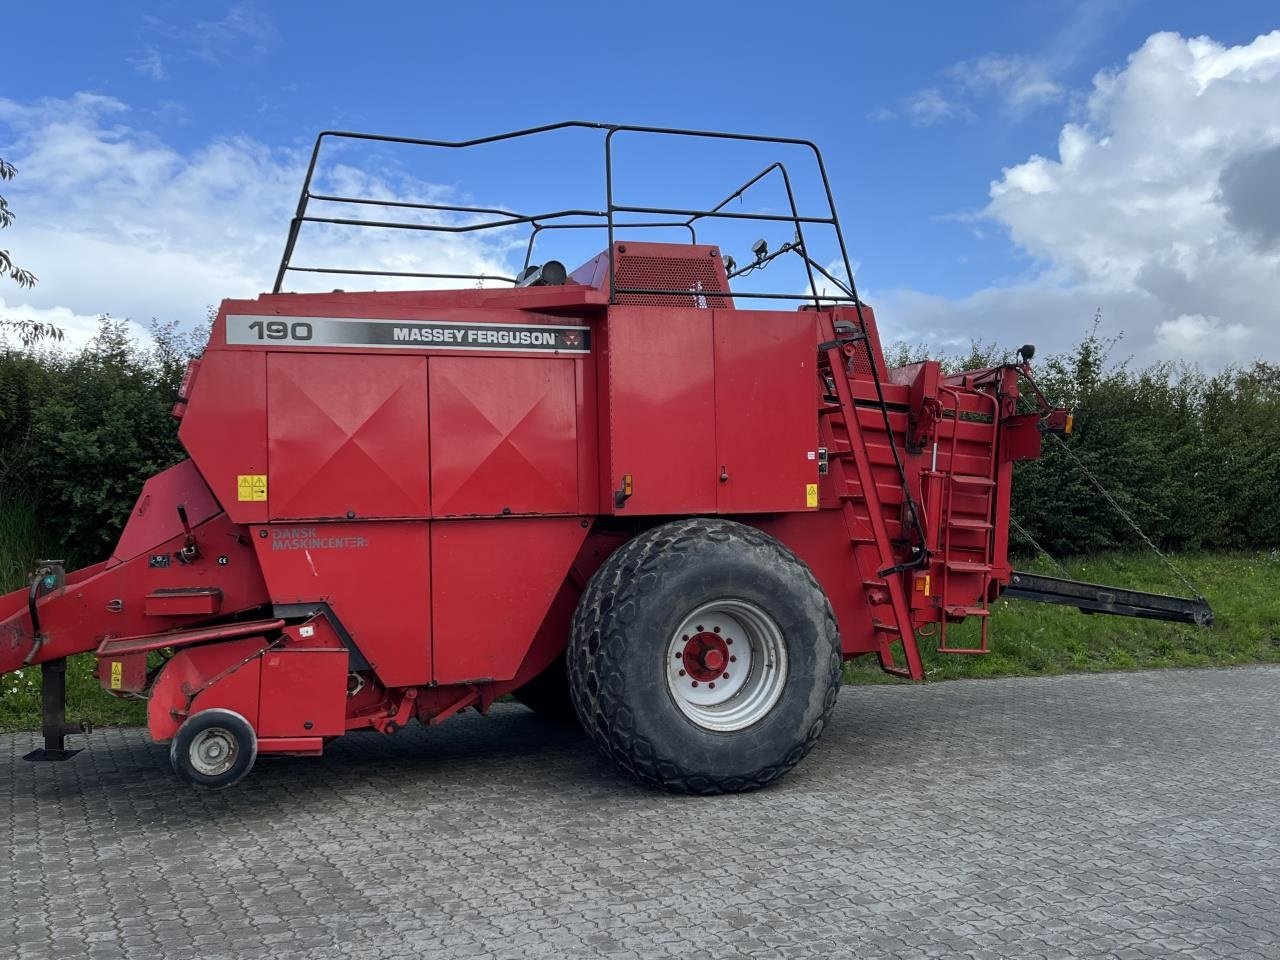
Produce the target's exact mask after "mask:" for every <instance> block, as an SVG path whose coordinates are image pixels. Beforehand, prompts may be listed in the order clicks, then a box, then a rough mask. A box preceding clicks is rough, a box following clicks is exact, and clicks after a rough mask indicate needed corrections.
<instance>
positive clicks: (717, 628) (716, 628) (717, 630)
mask: <svg viewBox="0 0 1280 960" xmlns="http://www.w3.org/2000/svg"><path fill="white" fill-rule="evenodd" d="M712 629H713V630H715V632H716V633H719V632H720V628H719V627H712Z"/></svg>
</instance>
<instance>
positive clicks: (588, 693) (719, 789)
mask: <svg viewBox="0 0 1280 960" xmlns="http://www.w3.org/2000/svg"><path fill="white" fill-rule="evenodd" d="M707 540H710V541H714V542H722V543H728V544H732V543H735V542H737V543H741V544H744V545H750V546H753V547H765V548H767V549H769V550H770V551H771V552H773V553H775V554H776V556H777V561H778V564H779V566H780V567H782V568H783V569H784V570H786V572H787V573H789V574H791V575H793V576H796V577H799V578H801V579H802V580H803V582H804V583H805V584H806V585H808V586H809V587H810V588H812V589H813V590H814V591H815V592H816V594H817V596H819V597H821V599H822V607H823V615H824V629H823V631H822V634H823V636H822V641H823V642H825V643H827V644H828V645H829V648H830V649H829V650H828V651H827V656H826V660H827V663H828V670H827V673H826V677H825V680H826V689H825V691H824V693H823V706H822V711H821V714H820V716H819V717H818V718H817V720H815V721H814V722H813V723H812V725H811V726H810V727H809V729H808V731H807V733H806V735H805V737H804V739H803V741H802V742H801V743H798V744H796V745H795V747H794V748H793V749H792V750H791V751H790V752H789V753H788V754H787V756H786V757H785V758H784V759H783V760H782V762H780V763H773V764H769V765H767V766H763V767H761V768H759V769H758V770H755V771H753V772H751V773H750V774H748V775H745V776H742V777H728V778H716V777H710V776H707V775H705V774H703V773H700V772H697V771H693V770H689V769H686V768H685V767H683V766H682V765H681V763H680V762H679V759H678V758H674V757H660V756H657V755H656V751H655V750H654V747H653V745H652V744H651V743H649V742H648V741H647V740H646V739H645V738H644V737H642V736H640V735H639V734H638V733H637V732H636V725H635V720H634V717H633V716H632V714H631V708H630V707H629V706H628V705H627V704H626V703H625V702H624V700H623V696H622V690H621V685H622V677H621V672H622V671H621V668H620V665H619V663H618V660H619V658H620V656H621V653H622V650H623V648H624V645H625V643H626V639H625V637H624V636H623V635H622V627H623V625H625V624H626V623H627V622H628V621H629V620H631V619H632V618H633V617H634V615H635V610H636V605H637V604H638V603H640V602H641V600H642V598H643V596H644V594H645V593H646V587H647V586H651V585H652V584H653V583H654V582H655V581H656V580H657V579H658V575H659V574H660V573H661V572H663V571H664V570H665V569H669V568H674V567H678V566H682V565H684V564H685V563H687V562H690V556H689V555H690V552H691V550H692V549H693V548H694V547H696V546H697V545H698V544H699V543H702V542H704V541H707ZM818 653H819V657H821V656H822V651H819V652H818ZM819 662H821V660H820V661H819ZM841 663H842V656H841V645H840V637H839V632H838V630H837V628H836V619H835V614H834V612H833V611H832V609H831V604H830V602H829V601H828V600H827V597H826V594H825V592H824V591H823V590H822V587H821V586H820V585H819V584H818V581H817V580H816V579H815V578H814V576H813V573H812V571H810V570H809V568H808V566H807V565H805V564H804V563H803V562H801V560H800V559H799V558H798V557H796V556H795V554H793V553H792V552H791V551H790V550H789V549H787V547H786V546H785V545H784V544H782V543H781V542H780V541H778V540H777V539H776V538H774V537H771V536H770V535H769V534H767V533H765V532H764V531H762V530H758V529H756V528H754V527H750V526H747V525H745V524H741V523H735V522H733V521H730V520H721V519H718V518H707V517H692V518H689V519H685V520H677V521H673V522H671V523H666V524H663V525H662V526H659V527H655V528H653V529H652V530H649V531H647V532H645V533H642V534H640V535H639V536H637V537H634V538H633V539H631V540H629V541H627V543H625V544H623V545H622V546H621V547H619V548H618V549H617V550H616V551H614V553H613V554H612V555H611V556H610V557H609V558H608V559H607V560H606V561H605V562H604V564H603V565H601V567H600V569H599V570H597V571H596V573H595V575H594V576H592V578H591V580H590V581H589V582H588V584H587V589H586V590H585V591H584V593H583V595H582V598H581V600H580V601H579V603H578V606H577V609H576V610H575V611H574V615H573V626H572V631H571V634H570V641H569V650H568V667H569V687H570V692H571V693H572V695H573V699H574V705H575V707H576V708H577V710H578V716H579V718H580V719H581V721H582V726H583V728H584V729H585V730H586V731H587V733H588V734H589V735H590V737H591V739H592V740H593V741H594V742H595V744H596V746H597V747H598V748H599V749H600V751H601V752H602V753H603V754H604V755H605V756H607V757H609V758H610V759H612V760H613V761H614V762H615V763H617V764H618V765H619V766H620V767H621V768H622V769H623V770H625V771H626V772H627V773H628V774H630V775H631V776H633V777H635V778H636V779H637V780H640V781H641V782H644V783H649V784H652V785H654V786H660V787H663V788H666V789H668V790H675V791H678V792H681V793H692V794H704V795H712V794H720V793H728V792H739V791H743V790H752V789H756V788H758V787H763V786H765V785H766V784H768V783H770V782H772V781H773V780H776V779H777V778H778V777H780V776H782V775H783V774H784V773H786V772H787V771H788V770H790V769H791V768H792V767H794V766H795V765H796V764H797V763H799V762H800V761H801V760H802V759H803V758H804V757H805V755H806V754H808V752H809V751H810V750H811V749H813V746H814V744H816V743H817V741H818V738H819V737H820V736H821V735H822V731H823V729H824V727H825V726H826V724H827V721H828V720H829V719H830V716H831V711H832V710H833V709H834V708H835V703H836V696H837V694H838V692H839V689H840V668H841Z"/></svg>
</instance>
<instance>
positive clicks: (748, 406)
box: [714, 310, 818, 513]
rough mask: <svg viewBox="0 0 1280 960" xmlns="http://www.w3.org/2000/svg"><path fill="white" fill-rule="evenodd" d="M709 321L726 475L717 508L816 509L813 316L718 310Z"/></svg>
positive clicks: (719, 451) (719, 452) (721, 455)
mask: <svg viewBox="0 0 1280 960" xmlns="http://www.w3.org/2000/svg"><path fill="white" fill-rule="evenodd" d="M714 318H715V394H716V451H717V454H716V460H717V462H718V463H719V464H720V466H721V467H722V468H723V471H722V475H727V477H728V479H726V480H723V481H721V482H720V484H719V490H718V493H719V496H718V504H717V505H718V507H719V511H720V512H721V513H743V512H756V513H763V512H773V511H785V510H804V509H806V508H807V507H816V506H817V489H816V487H812V486H811V485H814V484H817V482H818V462H817V450H818V417H817V412H816V411H815V410H814V400H813V390H814V386H813V384H814V377H815V373H814V363H815V358H816V351H815V348H814V340H813V321H812V319H811V318H810V317H809V316H808V315H807V314H804V313H799V312H792V313H774V312H766V311H753V310H717V311H715V312H714ZM810 496H811V497H812V499H810Z"/></svg>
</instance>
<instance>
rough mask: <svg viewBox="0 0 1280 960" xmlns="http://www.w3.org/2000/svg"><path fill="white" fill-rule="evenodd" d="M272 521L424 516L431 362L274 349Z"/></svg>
mask: <svg viewBox="0 0 1280 960" xmlns="http://www.w3.org/2000/svg"><path fill="white" fill-rule="evenodd" d="M267 402H268V404H269V412H270V416H269V418H268V438H269V443H270V479H269V483H268V488H267V489H268V501H269V503H270V510H271V517H272V519H291V520H292V519H311V518H323V517H345V516H348V515H349V514H354V515H355V516H358V517H368V516H376V517H425V516H426V515H427V513H428V512H429V505H428V485H427V476H428V465H427V457H428V450H427V432H426V430H425V429H424V428H423V424H424V423H425V422H426V419H427V361H426V358H425V357H415V356H351V355H343V354H328V353H272V354H268V356H267Z"/></svg>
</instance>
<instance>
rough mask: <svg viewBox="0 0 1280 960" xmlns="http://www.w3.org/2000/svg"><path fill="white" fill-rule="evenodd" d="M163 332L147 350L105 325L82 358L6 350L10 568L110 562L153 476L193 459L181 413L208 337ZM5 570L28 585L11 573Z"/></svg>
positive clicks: (0, 374)
mask: <svg viewBox="0 0 1280 960" xmlns="http://www.w3.org/2000/svg"><path fill="white" fill-rule="evenodd" d="M152 333H153V336H154V344H153V345H152V346H150V347H147V348H145V349H144V348H140V347H139V346H138V345H137V344H136V343H135V342H134V341H133V340H131V339H130V338H129V336H128V334H127V332H126V326H125V324H124V323H122V322H119V321H114V320H110V319H104V320H103V321H102V323H101V326H100V329H99V332H98V335H97V337H96V338H95V339H94V340H93V341H92V342H91V343H89V344H88V345H87V346H86V347H84V348H83V349H82V350H79V351H77V352H75V353H73V354H70V355H68V354H66V353H65V352H60V351H57V350H52V349H50V350H46V351H43V352H36V353H28V352H22V351H16V350H10V351H6V352H3V353H0V504H2V505H3V507H4V509H3V510H0V540H3V541H4V544H3V546H2V547H0V551H3V550H4V548H5V547H7V553H8V556H6V557H5V565H6V567H8V566H12V565H14V564H15V563H17V562H23V563H27V562H29V561H30V560H31V559H32V556H31V555H32V554H34V553H36V552H43V553H56V554H57V555H58V558H59V559H62V558H65V559H67V560H68V562H70V563H72V564H73V565H84V564H86V563H91V562H96V561H97V560H100V559H102V558H103V557H105V556H106V555H107V553H109V552H110V550H111V548H112V547H113V546H114V544H115V541H116V539H117V538H118V537H119V535H120V529H121V527H122V525H123V524H124V521H125V519H126V518H127V517H128V516H129V513H130V511H131V510H132V509H133V505H134V503H135V502H136V501H137V498H138V491H139V489H140V488H141V487H142V483H143V481H144V480H146V479H147V477H149V476H151V475H152V474H154V473H156V472H157V471H159V470H162V469H164V468H165V467H168V466H170V465H172V464H174V463H176V462H177V461H178V460H180V459H182V457H183V452H182V448H181V447H180V446H179V444H178V437H177V430H176V426H177V422H176V421H175V420H174V419H173V418H172V416H171V415H170V410H171V409H172V407H173V401H174V397H175V396H176V394H177V388H178V384H179V382H180V380H181V378H182V372H183V370H184V369H185V367H186V361H187V359H188V357H189V356H190V355H191V353H192V347H193V343H194V341H195V340H196V339H197V338H200V340H201V342H202V341H203V337H202V336H201V335H200V334H198V333H197V334H193V335H190V336H181V335H179V334H177V333H176V332H175V330H174V328H173V327H171V326H169V327H166V326H156V327H155V328H153V331H152ZM28 528H30V529H29V535H28V537H25V538H24V536H23V533H22V531H23V530H27V529H28ZM14 552H17V553H19V554H21V556H20V557H19V558H17V559H15V558H14V557H13V553H14ZM0 575H3V576H4V577H5V578H6V580H7V586H8V587H10V588H12V587H13V586H16V585H17V584H15V583H14V580H13V578H12V576H11V575H10V571H9V570H8V569H4V570H0ZM20 582H21V578H19V583H20Z"/></svg>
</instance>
